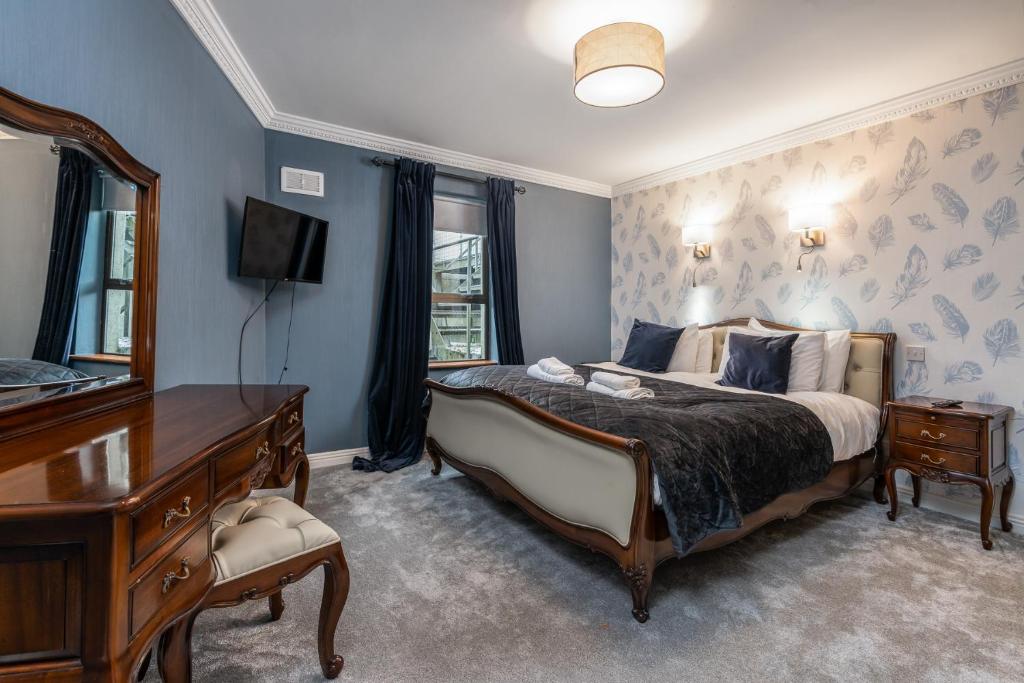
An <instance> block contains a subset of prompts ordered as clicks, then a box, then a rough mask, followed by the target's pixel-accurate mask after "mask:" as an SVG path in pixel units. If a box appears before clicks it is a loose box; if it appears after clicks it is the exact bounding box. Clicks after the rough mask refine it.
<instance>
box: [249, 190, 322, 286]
mask: <svg viewBox="0 0 1024 683" xmlns="http://www.w3.org/2000/svg"><path fill="white" fill-rule="evenodd" d="M327 226H328V223H327V221H325V220H321V219H319V218H314V217H313V216H307V215H306V214H304V213H299V212H298V211H292V210H291V209H286V208H284V207H283V206H277V205H275V204H270V203H269V202H264V201H262V200H259V199H256V198H255V197H247V198H246V200H245V217H244V218H243V219H242V249H241V255H240V256H239V258H238V274H239V276H241V277H260V278H266V279H268V280H287V281H292V282H315V283H318V284H319V283H322V282H323V281H324V256H325V254H326V251H327Z"/></svg>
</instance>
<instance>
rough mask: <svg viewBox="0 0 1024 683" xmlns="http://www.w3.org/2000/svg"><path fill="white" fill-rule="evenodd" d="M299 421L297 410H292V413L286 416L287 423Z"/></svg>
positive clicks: (291, 423)
mask: <svg viewBox="0 0 1024 683" xmlns="http://www.w3.org/2000/svg"><path fill="white" fill-rule="evenodd" d="M298 421H299V411H297V410H293V411H292V414H291V415H289V416H288V424H290V425H293V424H295V423H296V422H298Z"/></svg>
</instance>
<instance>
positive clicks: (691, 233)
mask: <svg viewBox="0 0 1024 683" xmlns="http://www.w3.org/2000/svg"><path fill="white" fill-rule="evenodd" d="M710 241H711V226H710V225H708V224H706V223H694V224H692V225H685V226H683V244H684V245H686V246H688V247H692V246H694V245H696V244H707V243H708V242H710Z"/></svg>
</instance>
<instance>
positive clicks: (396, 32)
mask: <svg viewBox="0 0 1024 683" xmlns="http://www.w3.org/2000/svg"><path fill="white" fill-rule="evenodd" d="M174 1H175V4H176V5H178V7H179V10H181V9H182V6H183V5H190V6H200V7H201V8H204V9H203V11H205V12H207V13H210V14H212V15H213V16H214V17H219V21H220V22H222V24H223V26H222V28H223V29H224V30H226V33H227V34H228V35H229V36H230V39H229V42H230V40H233V43H234V45H235V46H237V52H238V53H240V57H241V59H242V60H243V61H244V63H245V65H247V67H246V68H248V69H250V70H251V76H252V77H254V79H255V81H257V83H256V84H255V86H253V87H254V88H255V89H256V90H259V89H262V91H263V92H262V93H260V94H259V96H260V97H264V98H265V99H268V100H269V102H271V103H272V105H270V106H271V107H272V109H273V110H274V111H275V112H278V113H280V112H286V113H287V114H288V115H294V116H296V117H301V118H303V119H312V120H314V121H317V122H324V123H325V124H333V125H336V126H343V127H345V128H351V129H357V130H358V131H366V132H369V133H373V134H376V135H378V136H387V137H388V138H398V139H400V140H401V141H412V142H414V143H421V144H424V145H431V146H434V147H440V148H443V149H445V150H454V151H456V152H459V153H462V154H467V155H475V156H478V157H484V158H486V159H489V160H498V161H500V162H502V163H506V164H516V165H520V166H524V167H529V168H530V169H540V170H542V171H544V172H548V173H554V174H561V175H564V176H570V177H572V178H578V179H583V180H585V181H591V183H593V184H595V185H594V186H595V187H600V186H605V187H607V186H615V185H621V184H623V183H627V182H629V181H632V180H634V179H637V178H642V177H643V176H647V175H649V174H654V173H658V172H662V171H665V169H670V168H673V167H677V166H680V165H686V164H688V163H690V162H694V161H695V160H699V159H703V158H706V157H709V156H713V155H720V154H722V153H723V152H726V151H727V150H734V149H735V148H740V147H743V146H745V145H750V144H751V143H757V142H758V141H764V140H766V139H772V138H773V137H775V136H780V135H781V134H785V133H787V132H790V131H794V130H797V129H801V128H803V127H806V126H812V124H816V123H818V122H822V121H824V120H827V119H831V118H833V117H839V116H844V115H849V114H850V113H851V112H858V111H863V110H865V109H866V108H870V107H872V106H874V105H878V104H879V103H883V102H886V101H888V100H892V99H894V98H900V97H903V96H906V95H908V94H910V93H917V92H918V91H922V90H928V89H932V90H928V92H927V93H924V94H921V93H919V96H920V97H925V96H926V95H927V96H929V97H930V96H933V95H934V94H935V92H936V91H935V90H934V88H935V86H937V85H940V84H946V83H948V82H950V81H954V80H955V79H963V78H964V77H970V76H971V75H972V74H978V72H985V71H986V70H992V69H993V68H995V67H999V66H1001V65H1002V66H1003V71H1001V72H1000V73H1001V74H1002V73H1004V72H1006V69H1007V65H1008V63H1011V62H1012V63H1013V64H1010V65H1009V67H1012V69H1014V70H1015V72H1014V74H1013V75H1012V76H1011V78H1013V79H1014V80H1016V79H1018V78H1024V40H1021V39H1020V36H1021V35H1024V0H984V1H973V2H964V1H963V0H772V1H771V2H765V1H764V0H646V1H643V0H631V1H630V2H625V1H623V0H518V1H514V0H501V1H481V0H431V1H430V2H423V1H422V0H301V1H297V2H280V1H279V0H174ZM207 3H212V4H207ZM182 13H183V15H185V16H186V19H188V18H189V17H188V15H187V14H186V12H185V11H184V10H183V11H182ZM621 20H631V21H643V22H647V23H652V24H653V25H655V26H656V27H658V28H659V29H660V30H661V31H662V32H663V33H664V34H665V39H666V47H667V54H666V69H667V76H666V78H667V83H666V86H665V89H664V90H663V91H662V92H661V94H659V95H658V96H657V97H655V98H654V99H653V100H650V101H648V102H645V103H642V104H639V105H636V106H633V107H626V108H622V109H611V110H609V109H597V108H593V107H589V106H587V105H584V104H582V103H580V102H578V101H577V100H576V99H575V98H574V97H573V94H572V68H571V64H572V47H573V44H574V43H575V40H576V39H577V38H578V37H579V36H580V35H582V34H583V33H585V32H586V31H588V30H590V29H592V28H595V27H597V26H599V25H603V24H606V23H610V22H612V21H621ZM190 23H193V22H192V21H190ZM193 27H194V28H195V26H194V25H193ZM197 33H199V31H197ZM200 38H203V36H202V34H200ZM204 42H205V41H204ZM208 47H209V45H208ZM211 52H213V50H211ZM215 56H216V55H215ZM222 66H223V64H222ZM1017 72H1020V73H1019V74H1018V73H1017ZM250 80H251V79H250ZM236 85H237V83H236ZM263 93H265V95H264V94H263ZM789 139H792V138H789ZM809 141H810V140H805V142H809ZM798 144H799V143H798ZM771 151H774V150H771ZM738 160H739V159H732V160H731V161H738ZM526 179H529V178H526ZM555 184H557V183H555ZM609 189H610V188H609Z"/></svg>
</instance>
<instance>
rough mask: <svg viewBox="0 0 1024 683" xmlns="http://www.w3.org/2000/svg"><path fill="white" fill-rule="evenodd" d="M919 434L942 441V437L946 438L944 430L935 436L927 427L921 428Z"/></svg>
mask: <svg viewBox="0 0 1024 683" xmlns="http://www.w3.org/2000/svg"><path fill="white" fill-rule="evenodd" d="M921 436H927V437H928V438H929V439H932V440H933V441H942V440H943V439H945V438H946V432H939V435H938V436H935V435H934V434H932V433H931V432H929V431H928V430H927V429H922V430H921Z"/></svg>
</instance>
